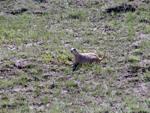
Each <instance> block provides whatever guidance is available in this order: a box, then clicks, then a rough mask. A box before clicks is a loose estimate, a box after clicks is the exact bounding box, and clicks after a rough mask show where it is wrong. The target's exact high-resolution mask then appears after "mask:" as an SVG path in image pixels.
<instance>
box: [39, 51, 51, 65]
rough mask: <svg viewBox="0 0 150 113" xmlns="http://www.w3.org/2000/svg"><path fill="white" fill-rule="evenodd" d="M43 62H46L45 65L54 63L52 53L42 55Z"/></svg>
mask: <svg viewBox="0 0 150 113" xmlns="http://www.w3.org/2000/svg"><path fill="white" fill-rule="evenodd" d="M41 58H42V61H44V63H49V62H50V61H52V58H53V57H52V55H51V54H50V53H44V54H42V55H41Z"/></svg>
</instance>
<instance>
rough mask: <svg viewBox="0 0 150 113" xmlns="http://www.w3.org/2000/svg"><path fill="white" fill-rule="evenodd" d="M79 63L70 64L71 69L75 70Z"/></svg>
mask: <svg viewBox="0 0 150 113" xmlns="http://www.w3.org/2000/svg"><path fill="white" fill-rule="evenodd" d="M78 65H79V63H74V64H73V66H72V71H75V70H76V69H77V67H78Z"/></svg>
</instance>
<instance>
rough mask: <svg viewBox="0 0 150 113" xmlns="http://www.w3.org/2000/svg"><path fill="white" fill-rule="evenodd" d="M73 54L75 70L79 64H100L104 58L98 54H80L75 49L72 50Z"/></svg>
mask: <svg viewBox="0 0 150 113" xmlns="http://www.w3.org/2000/svg"><path fill="white" fill-rule="evenodd" d="M71 53H72V54H73V55H74V63H73V70H75V69H76V67H77V66H78V64H83V63H94V62H95V63H100V62H101V61H102V60H103V58H104V56H103V57H102V58H100V57H99V56H98V55H97V54H96V53H79V52H78V51H77V50H76V49H75V48H71Z"/></svg>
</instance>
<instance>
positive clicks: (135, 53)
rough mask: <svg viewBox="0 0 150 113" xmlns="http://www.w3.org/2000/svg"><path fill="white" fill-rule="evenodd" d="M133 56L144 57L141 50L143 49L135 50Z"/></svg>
mask: <svg viewBox="0 0 150 113" xmlns="http://www.w3.org/2000/svg"><path fill="white" fill-rule="evenodd" d="M133 54H134V55H142V54H143V52H142V49H141V48H138V49H135V50H134V51H133Z"/></svg>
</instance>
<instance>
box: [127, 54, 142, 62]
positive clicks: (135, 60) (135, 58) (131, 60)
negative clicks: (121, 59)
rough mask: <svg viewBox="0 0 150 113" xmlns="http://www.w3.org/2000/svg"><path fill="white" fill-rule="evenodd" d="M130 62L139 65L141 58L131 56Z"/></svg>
mask: <svg viewBox="0 0 150 113" xmlns="http://www.w3.org/2000/svg"><path fill="white" fill-rule="evenodd" d="M128 61H129V62H131V63H137V62H139V61H140V57H139V56H134V55H130V56H129V57H128Z"/></svg>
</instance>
